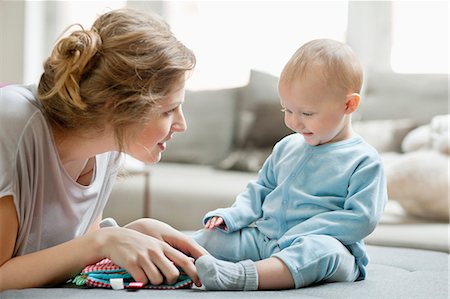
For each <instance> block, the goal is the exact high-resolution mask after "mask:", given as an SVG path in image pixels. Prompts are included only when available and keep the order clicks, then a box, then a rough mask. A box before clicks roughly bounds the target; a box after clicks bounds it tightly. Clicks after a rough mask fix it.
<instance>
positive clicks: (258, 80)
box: [234, 70, 279, 148]
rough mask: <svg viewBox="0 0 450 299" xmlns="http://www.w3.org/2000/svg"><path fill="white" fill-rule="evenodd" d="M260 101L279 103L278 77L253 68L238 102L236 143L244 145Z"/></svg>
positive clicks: (237, 146)
mask: <svg viewBox="0 0 450 299" xmlns="http://www.w3.org/2000/svg"><path fill="white" fill-rule="evenodd" d="M260 103H278V105H279V97H278V78H277V77H275V76H272V75H270V74H266V73H263V72H260V71H256V70H252V71H251V72H250V80H249V83H248V84H247V85H246V86H245V87H243V88H242V90H241V92H240V96H239V100H238V102H237V103H236V115H237V119H236V127H235V139H234V145H235V147H236V148H240V147H242V145H243V144H244V142H245V138H246V137H247V135H248V130H249V129H250V126H251V125H252V124H253V122H254V120H255V116H256V115H255V108H256V106H257V105H258V104H260Z"/></svg>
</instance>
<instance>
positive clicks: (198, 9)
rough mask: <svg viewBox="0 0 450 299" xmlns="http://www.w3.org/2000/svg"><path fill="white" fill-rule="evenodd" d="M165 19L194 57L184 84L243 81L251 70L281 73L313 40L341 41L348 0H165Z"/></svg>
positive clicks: (197, 85) (201, 85)
mask: <svg viewBox="0 0 450 299" xmlns="http://www.w3.org/2000/svg"><path fill="white" fill-rule="evenodd" d="M164 17H165V18H166V20H167V21H168V22H169V23H170V25H171V27H172V31H173V32H174V33H175V35H176V36H177V37H178V38H179V39H180V40H181V41H182V42H184V43H185V44H186V45H187V46H188V47H190V48H191V49H193V50H194V52H195V53H196V56H197V67H196V70H195V72H194V74H193V76H192V78H191V79H190V80H189V81H188V88H191V89H197V88H219V87H230V86H239V85H244V84H245V83H246V81H247V80H248V74H249V71H250V69H258V70H261V71H265V72H268V73H272V74H275V75H279V73H280V72H281V70H282V68H283V66H284V64H285V63H286V62H287V60H288V59H289V58H290V57H291V55H292V54H293V53H294V51H295V50H297V48H298V47H299V46H300V45H302V44H303V43H305V42H307V41H309V40H311V39H315V38H333V39H337V40H341V41H344V40H345V33H346V27H347V1H335V2H323V1H317V2H314V1H310V2H303V1H302V2H294V1H285V2H283V1H270V2H266V1H227V2H224V1H223V2H222V1H214V2H213V1H211V2H208V1H188V2H181V1H168V2H165V11H164Z"/></svg>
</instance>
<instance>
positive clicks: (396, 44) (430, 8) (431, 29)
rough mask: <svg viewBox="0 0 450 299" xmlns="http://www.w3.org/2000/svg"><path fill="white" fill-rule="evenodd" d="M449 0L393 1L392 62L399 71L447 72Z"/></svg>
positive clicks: (396, 70) (395, 70) (393, 67)
mask: <svg viewBox="0 0 450 299" xmlns="http://www.w3.org/2000/svg"><path fill="white" fill-rule="evenodd" d="M448 5H449V4H448V2H447V1H414V2H411V1H393V2H392V20H393V21H392V48H391V66H392V69H393V71H394V72H397V73H448V53H449V52H448V51H449V48H448V37H449V29H448V26H449V24H448V12H449V6H448Z"/></svg>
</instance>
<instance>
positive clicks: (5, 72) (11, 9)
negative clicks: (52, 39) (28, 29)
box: [0, 1, 25, 83]
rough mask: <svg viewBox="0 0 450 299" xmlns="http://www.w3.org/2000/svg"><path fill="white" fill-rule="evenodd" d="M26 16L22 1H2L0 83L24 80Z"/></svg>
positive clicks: (0, 14)
mask: <svg viewBox="0 0 450 299" xmlns="http://www.w3.org/2000/svg"><path fill="white" fill-rule="evenodd" d="M24 14H25V4H24V2H22V1H0V82H3V83H8V82H9V83H15V82H22V79H23V51H24Z"/></svg>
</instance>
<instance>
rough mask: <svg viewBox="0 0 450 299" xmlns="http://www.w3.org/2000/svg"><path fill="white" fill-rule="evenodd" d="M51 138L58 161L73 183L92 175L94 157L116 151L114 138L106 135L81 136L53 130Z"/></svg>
mask: <svg viewBox="0 0 450 299" xmlns="http://www.w3.org/2000/svg"><path fill="white" fill-rule="evenodd" d="M53 136H54V140H55V145H56V150H57V152H58V155H59V159H60V161H61V163H62V165H63V166H64V168H65V169H66V171H67V173H68V174H69V175H70V176H71V177H72V178H73V179H74V180H75V181H77V180H78V178H81V177H83V176H86V175H87V174H89V173H90V174H92V170H93V167H94V165H95V156H96V155H98V154H101V153H105V152H109V151H114V150H116V147H115V142H114V138H111V137H110V135H107V134H97V135H96V136H95V137H94V136H83V135H81V134H75V133H73V132H64V131H62V130H57V129H55V130H53Z"/></svg>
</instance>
